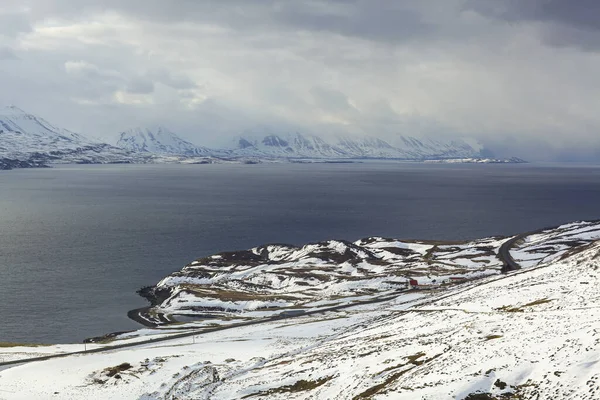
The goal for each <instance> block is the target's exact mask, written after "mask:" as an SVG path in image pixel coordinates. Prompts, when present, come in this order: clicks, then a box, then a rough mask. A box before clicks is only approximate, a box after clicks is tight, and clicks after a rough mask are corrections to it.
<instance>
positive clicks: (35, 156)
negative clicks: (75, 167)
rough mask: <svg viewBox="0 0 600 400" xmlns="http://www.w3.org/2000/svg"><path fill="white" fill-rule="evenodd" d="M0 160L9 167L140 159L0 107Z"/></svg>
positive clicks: (41, 119) (36, 118) (20, 111)
mask: <svg viewBox="0 0 600 400" xmlns="http://www.w3.org/2000/svg"><path fill="white" fill-rule="evenodd" d="M0 159H3V160H4V163H5V164H6V163H8V165H9V167H12V168H14V167H21V168H22V167H25V166H31V167H34V166H35V167H38V166H43V165H45V164H46V163H73V164H89V163H128V162H143V161H144V160H142V159H140V158H135V157H133V158H132V157H131V154H130V153H128V152H126V151H125V150H122V149H119V148H116V147H113V146H110V145H109V144H106V143H102V142H98V141H96V140H92V139H89V138H86V137H85V136H83V135H80V134H77V133H74V132H71V131H69V130H67V129H63V128H59V127H57V126H56V125H53V124H51V123H50V122H48V121H46V120H45V119H43V118H41V117H38V116H36V115H34V114H30V113H28V112H26V111H24V110H22V109H20V108H18V107H16V106H8V107H3V108H1V109H0ZM7 160H8V161H10V162H8V161H7Z"/></svg>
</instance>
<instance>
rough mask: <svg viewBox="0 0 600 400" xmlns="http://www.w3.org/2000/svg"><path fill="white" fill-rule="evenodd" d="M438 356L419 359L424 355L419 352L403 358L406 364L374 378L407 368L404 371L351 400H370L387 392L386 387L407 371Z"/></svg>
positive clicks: (390, 368)
mask: <svg viewBox="0 0 600 400" xmlns="http://www.w3.org/2000/svg"><path fill="white" fill-rule="evenodd" d="M440 355H441V354H437V355H435V356H433V357H430V358H426V359H421V358H422V357H424V356H425V353H423V352H419V353H417V354H413V355H411V356H407V357H405V358H406V359H407V360H408V362H405V363H401V364H398V365H395V366H393V367H389V368H386V369H384V370H383V371H381V372H379V373H377V374H375V376H378V375H383V374H386V373H388V372H391V371H395V370H398V369H400V368H403V367H408V368H405V369H403V370H401V371H398V372H394V373H391V374H390V375H389V376H388V377H387V378H386V379H385V380H384V381H383V382H381V383H379V384H377V385H375V386H371V387H370V388H368V389H367V390H365V391H364V392H362V393H360V394H357V395H356V396H354V397H353V398H352V400H361V399H370V398H371V397H373V396H375V395H376V394H378V393H385V392H386V391H387V390H388V387H389V386H390V385H391V384H393V383H394V382H395V381H397V380H398V379H399V378H400V377H401V376H402V375H404V374H406V373H407V372H409V371H412V370H413V369H415V368H418V367H419V366H421V365H424V364H427V363H428V362H431V361H433V360H435V359H436V358H438V357H439V356H440Z"/></svg>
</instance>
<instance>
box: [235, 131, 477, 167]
mask: <svg viewBox="0 0 600 400" xmlns="http://www.w3.org/2000/svg"><path fill="white" fill-rule="evenodd" d="M231 150H232V151H233V153H234V154H239V155H247V156H248V155H252V156H262V157H288V158H393V159H403V160H425V159H440V158H441V159H444V158H478V157H481V156H482V155H483V153H482V152H483V148H482V147H481V146H480V145H478V146H476V148H474V147H472V146H471V145H470V144H468V143H467V142H466V141H463V140H454V141H451V142H442V141H437V140H433V139H417V138H413V137H405V136H400V137H398V138H397V139H396V140H395V142H394V144H390V143H389V142H387V141H385V140H382V139H378V138H369V137H365V138H354V137H341V136H340V137H336V138H333V139H325V138H322V137H319V136H315V135H302V134H300V133H297V132H296V133H289V134H278V133H273V132H271V131H267V132H266V133H265V134H262V135H261V134H260V133H257V132H256V131H251V132H248V134H245V135H242V136H240V137H238V138H236V139H235V140H234V141H233V144H232V145H231Z"/></svg>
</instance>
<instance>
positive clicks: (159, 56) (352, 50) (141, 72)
mask: <svg viewBox="0 0 600 400" xmlns="http://www.w3.org/2000/svg"><path fill="white" fill-rule="evenodd" d="M598 15H600V2H598V1H596V0H418V1H417V0H214V1H213V0H170V1H164V0H127V1H123V0H2V2H0V86H1V88H2V90H0V104H4V105H9V104H14V105H16V106H18V107H20V108H22V109H24V110H26V111H29V112H32V113H35V114H37V115H40V116H42V117H44V118H45V119H47V120H49V121H51V122H53V123H54V124H56V125H59V126H62V127H65V128H68V129H71V130H74V131H76V132H80V133H83V134H87V135H90V136H94V137H97V138H101V139H104V140H110V138H112V137H115V136H116V135H117V134H118V133H119V132H120V131H122V130H125V129H128V128H132V127H136V126H152V125H156V124H162V125H165V126H167V127H169V128H170V129H172V130H174V131H176V132H178V133H180V134H181V136H183V137H185V138H187V139H189V140H192V141H193V142H195V143H197V144H200V145H215V144H218V143H219V142H220V141H221V140H223V138H225V137H228V136H234V135H237V134H240V133H243V132H244V131H246V130H248V129H250V130H254V131H256V130H257V129H259V130H260V129H262V127H265V129H268V130H270V131H276V132H277V131H281V132H289V131H299V132H303V133H309V134H310V133H312V134H318V135H341V134H348V135H366V136H372V137H381V138H383V139H386V140H390V141H393V139H394V138H397V137H398V136H400V135H410V136H417V137H434V138H438V139H442V140H447V139H451V138H459V137H470V138H476V139H478V140H479V141H481V142H482V143H483V144H484V145H486V146H487V147H489V148H490V149H492V150H493V151H494V152H495V153H496V154H497V155H500V156H512V155H514V156H521V157H524V158H528V159H533V160H536V159H540V160H561V161H562V160H580V161H586V160H600V134H599V132H600V112H599V110H600V96H599V95H598V93H599V92H598V89H599V88H600V19H599V18H597V16H598Z"/></svg>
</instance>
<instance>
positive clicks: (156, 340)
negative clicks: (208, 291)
mask: <svg viewBox="0 0 600 400" xmlns="http://www.w3.org/2000/svg"><path fill="white" fill-rule="evenodd" d="M406 291H407V290H402V291H400V292H396V293H394V294H392V295H388V296H382V297H376V298H374V299H371V300H363V301H357V302H354V303H350V304H342V305H339V306H335V307H328V308H322V309H319V310H314V311H307V312H304V313H301V314H294V315H289V314H288V315H286V316H279V315H275V316H273V317H269V318H262V319H259V320H254V321H248V322H240V323H238V324H232V325H227V326H220V327H216V328H204V329H198V330H194V331H191V332H185V333H178V334H173V335H168V336H164V337H159V338H154V339H147V340H143V341H139V342H135V343H123V344H116V345H112V346H104V347H100V348H97V349H90V350H81V351H74V352H70V353H61V354H50V355H47V356H40V357H33V358H26V359H21V360H13V361H4V362H0V367H2V366H8V365H18V364H25V363H29V362H33V361H45V360H50V359H53V358H60V357H67V356H72V355H78V354H91V353H101V352H104V351H111V350H118V349H125V348H129V347H137V346H143V345H147V344H153V343H159V342H166V341H168V340H173V339H181V338H185V337H191V336H198V335H204V334H207V333H211V332H219V331H224V330H228V329H234V328H239V327H242V326H250V325H259V324H265V323H267V322H273V321H280V320H285V319H293V318H298V317H303V316H306V315H314V314H321V313H325V312H329V311H338V310H342V309H344V308H349V307H356V306H361V305H366V304H374V303H381V302H384V301H389V300H392V299H395V298H396V297H398V296H399V295H400V294H401V293H402V292H406Z"/></svg>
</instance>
